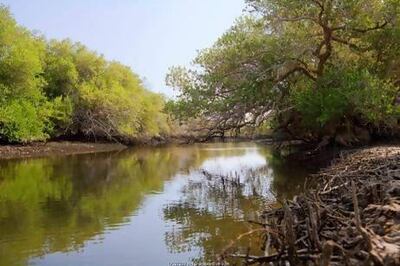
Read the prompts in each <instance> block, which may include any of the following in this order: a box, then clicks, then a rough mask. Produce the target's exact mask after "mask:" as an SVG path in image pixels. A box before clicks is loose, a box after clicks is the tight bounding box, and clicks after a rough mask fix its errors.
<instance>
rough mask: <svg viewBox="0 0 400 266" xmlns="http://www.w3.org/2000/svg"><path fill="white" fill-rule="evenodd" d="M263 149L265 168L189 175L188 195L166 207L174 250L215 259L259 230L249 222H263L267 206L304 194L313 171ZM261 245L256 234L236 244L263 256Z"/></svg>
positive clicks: (243, 250)
mask: <svg viewBox="0 0 400 266" xmlns="http://www.w3.org/2000/svg"><path fill="white" fill-rule="evenodd" d="M261 151H264V154H263V156H265V157H266V158H267V159H268V160H267V165H265V166H263V167H259V168H256V169H245V170H243V171H240V172H234V173H231V174H230V175H228V176H222V175H218V174H213V173H209V172H207V171H204V170H203V171H199V172H196V173H191V174H190V175H189V176H190V177H192V178H191V179H190V181H189V182H188V184H187V185H186V186H185V187H184V188H183V194H184V197H183V198H182V199H181V200H180V201H179V202H176V203H173V204H169V205H167V206H166V207H165V208H164V217H165V219H166V220H169V221H171V222H172V223H173V224H174V227H173V229H172V230H170V231H169V232H167V233H166V236H165V241H166V243H167V245H168V247H169V249H170V250H171V252H186V251H190V250H192V249H197V250H198V252H199V256H198V257H197V258H195V259H194V261H195V262H210V261H214V260H215V256H216V255H218V254H219V253H220V252H221V251H223V250H224V249H225V248H226V247H227V246H228V245H229V244H230V243H231V241H232V240H235V239H236V237H237V236H238V235H240V234H242V233H246V232H248V231H249V230H250V229H251V228H253V227H254V226H252V225H251V224H250V223H248V222H247V221H249V220H258V217H259V216H260V214H261V213H262V212H263V211H264V210H265V208H266V206H267V205H270V204H271V203H274V202H275V197H274V196H276V197H277V198H278V199H281V200H282V199H284V198H287V197H292V196H293V195H294V194H296V193H298V192H300V190H301V189H302V186H303V182H304V177H305V176H306V174H307V173H308V172H307V170H301V169H303V168H304V167H302V166H301V165H296V164H292V163H290V162H285V161H282V160H281V159H279V158H277V157H275V156H274V155H272V154H271V153H270V152H269V151H268V150H260V152H261ZM193 177H194V178H193ZM271 190H272V191H271ZM255 228H257V226H255ZM259 241H261V238H260V237H259V235H252V236H249V237H246V238H243V239H241V240H240V241H239V242H238V243H236V244H235V246H236V247H237V248H238V249H239V250H240V253H246V252H247V251H248V249H249V248H250V250H251V251H252V253H253V254H254V253H255V254H257V253H259V254H260V255H261V252H262V251H261V250H259V247H261V246H262V245H261V243H259Z"/></svg>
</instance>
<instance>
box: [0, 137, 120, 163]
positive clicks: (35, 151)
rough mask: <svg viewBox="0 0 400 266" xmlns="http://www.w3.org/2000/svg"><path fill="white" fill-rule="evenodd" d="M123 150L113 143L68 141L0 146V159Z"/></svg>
mask: <svg viewBox="0 0 400 266" xmlns="http://www.w3.org/2000/svg"><path fill="white" fill-rule="evenodd" d="M125 148H126V146H124V145H121V144H115V143H83V142H69V141H62V142H47V143H32V144H27V145H2V146H0V159H16V158H32V157H44V156H62V155H71V154H85V153H95V152H109V151H117V150H122V149H125Z"/></svg>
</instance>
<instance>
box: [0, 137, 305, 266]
mask: <svg viewBox="0 0 400 266" xmlns="http://www.w3.org/2000/svg"><path fill="white" fill-rule="evenodd" d="M306 175H307V170H305V169H304V167H301V166H299V165H295V164H293V163H290V162H285V161H283V160H281V159H279V157H277V156H275V155H274V154H273V152H272V149H270V148H269V147H267V146H263V145H259V144H256V143H213V144H198V145H188V146H169V147H161V148H136V149H129V150H125V151H122V152H111V153H99V154H89V155H73V156H66V157H55V158H54V157H53V158H39V159H24V160H7V161H0V265H1V266H3V265H4V266H10V265H71V266H78V265H96V266H101V265H104V266H114V265H149V266H151V265H166V266H168V265H172V263H188V264H187V265H190V264H194V265H196V264H201V263H203V262H211V261H214V259H215V256H216V255H218V254H219V253H220V252H222V251H223V250H224V249H225V248H226V247H227V246H228V245H230V244H231V242H232V241H233V240H235V239H236V238H237V236H238V235H240V234H242V233H245V232H248V231H249V230H251V229H252V228H257V227H256V225H252V224H251V223H248V220H257V219H258V217H259V215H260V214H261V213H262V212H263V210H265V209H266V208H268V207H269V206H273V205H274V204H276V202H277V200H282V199H285V198H290V197H292V196H293V195H295V194H297V193H299V192H300V191H301V189H302V187H303V183H304V178H305V176H306ZM259 241H260V238H259V236H257V235H256V234H255V235H251V236H249V237H244V238H242V239H240V240H239V241H238V242H236V243H235V245H234V247H235V248H236V250H237V251H239V252H244V253H246V252H247V250H248V249H250V251H251V252H253V253H257V252H261V251H260V250H259V247H260V242H259Z"/></svg>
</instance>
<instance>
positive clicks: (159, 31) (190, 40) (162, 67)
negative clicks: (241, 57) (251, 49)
mask: <svg viewBox="0 0 400 266" xmlns="http://www.w3.org/2000/svg"><path fill="white" fill-rule="evenodd" d="M0 3H2V4H5V5H6V6H9V7H10V9H11V12H12V14H13V15H14V17H15V18H16V20H17V22H18V23H19V24H20V25H23V26H25V27H27V28H28V29H31V30H35V31H38V32H40V33H42V34H44V35H45V36H46V37H47V38H48V39H51V38H56V39H64V38H70V39H72V40H73V41H76V42H81V43H83V44H85V45H86V46H88V47H89V48H90V49H91V50H95V51H97V52H98V53H100V54H103V55H104V56H105V57H106V58H107V59H109V60H117V61H120V62H121V63H123V64H125V65H128V66H130V67H131V68H132V70H133V71H135V72H136V73H137V74H139V75H140V76H141V77H142V78H144V79H145V84H146V85H147V87H149V88H150V89H151V90H153V91H156V92H161V93H163V94H165V95H167V96H173V95H174V94H175V93H176V92H175V93H174V92H173V90H172V89H171V88H168V87H167V86H166V85H165V75H166V73H167V72H168V68H169V67H171V66H174V65H183V66H190V62H191V61H192V59H194V57H195V56H196V54H197V51H198V50H201V49H203V48H207V47H209V46H211V45H212V44H213V43H214V42H215V41H216V40H217V39H218V37H219V36H221V35H222V34H223V33H224V32H225V31H226V30H228V29H229V28H230V26H232V24H233V22H234V21H235V19H236V18H237V17H239V16H240V15H241V13H242V10H243V9H244V7H245V4H244V0H0Z"/></svg>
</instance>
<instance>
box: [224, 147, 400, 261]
mask: <svg viewBox="0 0 400 266" xmlns="http://www.w3.org/2000/svg"><path fill="white" fill-rule="evenodd" d="M307 187H308V191H307V192H305V193H303V194H301V195H299V196H296V197H295V198H294V199H293V200H289V201H286V202H282V207H280V208H272V209H270V210H266V211H265V212H264V214H263V215H261V217H260V222H259V225H261V226H262V228H261V229H259V230H258V231H260V230H262V231H264V236H263V237H264V240H263V241H265V243H264V245H265V246H263V247H262V250H265V251H266V253H265V255H264V256H251V255H250V254H237V253H233V254H232V253H231V252H229V251H228V250H225V252H224V253H223V254H222V255H221V258H222V260H224V259H225V258H227V257H233V258H240V259H242V260H244V262H246V263H249V264H263V263H265V264H267V263H276V264H283V265H286V264H290V265H345V264H346V265H399V264H400V223H399V218H400V146H399V145H392V146H385V145H380V146H372V147H367V148H360V149H356V150H350V151H342V152H341V153H340V156H339V157H338V158H337V159H334V160H332V162H331V165H330V166H329V167H327V168H325V169H322V170H320V171H319V172H318V173H317V174H315V175H312V176H310V178H309V182H308V184H307Z"/></svg>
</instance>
